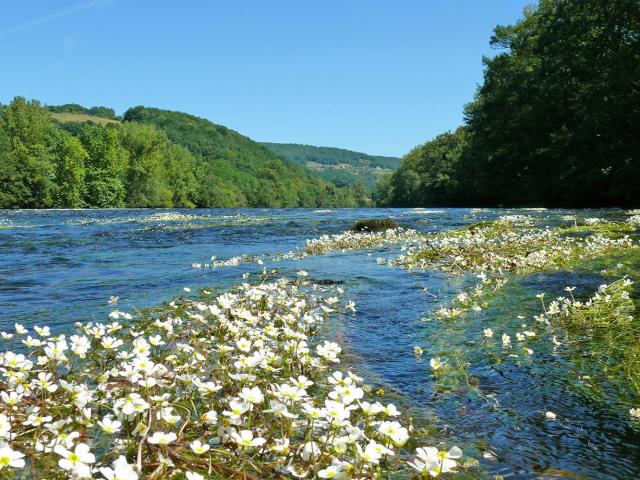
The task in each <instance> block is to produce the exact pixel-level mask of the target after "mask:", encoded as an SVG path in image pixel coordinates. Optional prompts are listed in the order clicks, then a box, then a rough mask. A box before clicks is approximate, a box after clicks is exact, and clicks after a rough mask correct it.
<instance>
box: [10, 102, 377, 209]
mask: <svg viewBox="0 0 640 480" xmlns="http://www.w3.org/2000/svg"><path fill="white" fill-rule="evenodd" d="M78 107H79V106H76V105H74V104H69V105H64V106H61V107H44V106H43V105H41V104H40V102H38V101H37V100H30V101H29V100H26V99H25V98H22V97H16V98H15V99H14V100H13V101H12V102H11V103H10V104H9V105H8V106H1V105H0V166H1V167H2V168H0V208H82V207H89V208H120V207H132V208H138V207H185V208H190V207H319V206H327V207H337V206H348V207H356V206H362V205H366V204H367V203H368V202H369V201H370V200H369V196H368V192H358V191H356V190H354V189H350V188H342V189H341V188H338V187H336V186H335V185H332V184H330V183H328V182H324V181H323V180H321V179H319V178H317V177H315V176H314V175H313V174H312V173H310V172H309V171H307V170H306V169H304V168H303V167H301V166H299V165H294V164H290V162H287V161H285V160H284V159H281V158H279V157H277V156H276V155H274V154H272V153H271V152H269V151H268V150H267V149H266V148H264V147H262V146H260V145H259V144H257V143H256V142H253V141H252V140H250V139H248V138H247V137H243V136H241V135H240V134H238V133H236V132H233V131H231V130H228V129H225V128H224V127H221V126H217V125H214V124H212V123H211V122H208V121H207V120H204V119H199V118H197V117H192V116H190V115H186V114H182V113H179V112H167V111H163V110H157V109H146V108H145V107H136V108H134V109H130V110H129V111H128V112H127V113H125V115H124V121H123V122H122V123H116V122H114V123H111V124H106V125H100V124H98V123H94V122H91V121H89V122H64V123H61V122H57V121H56V120H55V119H54V118H53V116H52V114H51V112H52V111H54V112H56V111H57V112H65V113H85V114H89V115H96V114H97V113H99V114H104V115H105V117H108V118H113V119H115V118H116V116H115V112H113V111H112V110H111V109H108V108H107V107H94V108H93V110H92V109H84V108H83V107H79V108H78ZM159 118H163V119H164V120H165V122H164V125H165V126H166V128H167V131H165V130H164V129H163V128H162V126H161V124H163V122H160V121H159V120H158V119H159ZM214 131H215V132H217V133H216V135H214V136H211V133H212V132H214ZM178 132H179V134H178ZM180 140H182V141H184V144H181V143H180Z"/></svg>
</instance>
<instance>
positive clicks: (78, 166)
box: [54, 131, 89, 208]
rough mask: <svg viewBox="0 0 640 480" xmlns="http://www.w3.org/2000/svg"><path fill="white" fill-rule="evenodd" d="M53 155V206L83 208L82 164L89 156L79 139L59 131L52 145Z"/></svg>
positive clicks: (83, 172)
mask: <svg viewBox="0 0 640 480" xmlns="http://www.w3.org/2000/svg"><path fill="white" fill-rule="evenodd" d="M54 154H55V160H54V165H55V184H56V190H55V196H54V198H55V206H56V207H62V208H80V207H83V206H84V204H83V197H84V193H85V184H84V179H85V167H84V162H85V160H86V159H87V158H89V155H88V154H87V151H86V150H85V149H84V147H83V146H82V143H81V142H80V139H78V138H77V137H73V136H72V135H70V134H69V133H67V132H65V131H59V132H58V133H57V135H56V140H55V143H54Z"/></svg>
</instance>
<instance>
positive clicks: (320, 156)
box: [262, 142, 400, 170]
mask: <svg viewBox="0 0 640 480" xmlns="http://www.w3.org/2000/svg"><path fill="white" fill-rule="evenodd" d="M262 145H264V146H265V147H267V148H268V149H269V150H271V151H272V152H274V153H276V154H277V155H280V156H281V157H284V158H286V159H287V160H292V161H294V162H297V163H301V164H303V165H304V164H306V163H307V162H315V163H321V164H323V165H338V164H340V163H345V164H348V165H362V164H365V165H368V166H371V167H374V168H375V167H380V168H387V169H391V170H393V169H395V168H397V167H398V165H399V164H400V159H399V158H397V157H383V156H380V155H368V154H366V153H361V152H353V151H351V150H345V149H343V148H333V147H314V146H312V145H300V144H297V143H267V142H263V143H262Z"/></svg>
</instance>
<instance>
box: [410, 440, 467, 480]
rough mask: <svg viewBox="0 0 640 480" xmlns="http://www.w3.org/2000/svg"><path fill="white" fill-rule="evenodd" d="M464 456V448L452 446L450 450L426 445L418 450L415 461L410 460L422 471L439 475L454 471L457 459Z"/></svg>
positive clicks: (413, 465) (414, 466)
mask: <svg viewBox="0 0 640 480" xmlns="http://www.w3.org/2000/svg"><path fill="white" fill-rule="evenodd" d="M461 456H462V450H460V449H459V448H458V447H452V448H451V449H450V450H449V451H448V452H447V451H445V450H440V451H438V449H437V448H436V447H424V448H418V449H417V450H416V458H415V460H414V461H413V462H408V463H409V465H410V466H411V467H413V468H414V469H416V470H417V471H418V472H420V473H429V475H431V476H432V477H437V476H438V475H440V474H441V473H447V472H453V471H455V468H456V467H457V466H458V463H457V462H456V461H455V459H457V458H460V457H461Z"/></svg>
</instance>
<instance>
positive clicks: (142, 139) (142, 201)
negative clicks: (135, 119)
mask: <svg viewBox="0 0 640 480" xmlns="http://www.w3.org/2000/svg"><path fill="white" fill-rule="evenodd" d="M120 133H121V136H122V145H123V146H124V148H125V149H126V150H127V151H128V152H129V164H128V167H127V170H126V189H127V194H126V199H127V206H129V207H171V206H173V204H172V193H171V190H170V189H169V188H167V185H166V170H165V154H166V151H167V148H168V146H169V142H168V140H167V136H166V135H165V134H164V132H162V131H161V130H158V129H157V128H156V127H155V126H154V125H147V124H141V123H127V124H124V125H122V127H121V130H120Z"/></svg>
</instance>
